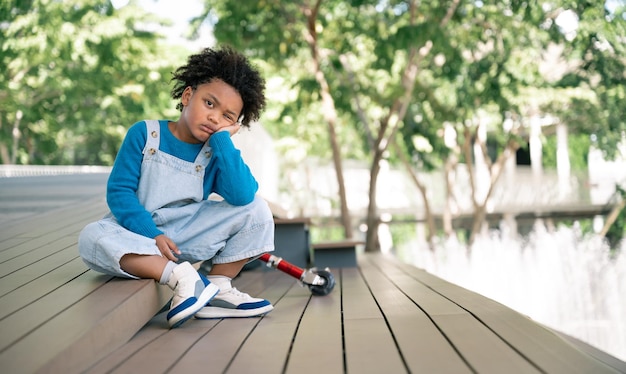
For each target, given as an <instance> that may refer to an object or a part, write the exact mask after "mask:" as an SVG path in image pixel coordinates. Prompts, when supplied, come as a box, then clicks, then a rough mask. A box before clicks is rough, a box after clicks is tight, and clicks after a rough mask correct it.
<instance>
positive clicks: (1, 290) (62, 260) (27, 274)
mask: <svg viewBox="0 0 626 374" xmlns="http://www.w3.org/2000/svg"><path fill="white" fill-rule="evenodd" d="M76 258H78V252H77V251H76V250H73V248H72V247H70V248H67V249H65V250H61V251H59V252H56V253H53V254H51V255H50V256H47V257H45V258H42V259H41V260H39V261H35V262H34V263H32V264H31V265H29V266H26V267H23V268H21V269H19V270H17V271H14V272H12V273H10V274H8V275H6V276H4V277H2V282H0V297H1V296H4V295H6V294H8V293H9V292H11V291H13V290H15V289H17V288H19V287H22V286H24V285H25V284H28V283H30V282H33V281H34V280H36V279H38V278H40V277H41V276H42V275H43V274H46V273H48V272H49V271H51V270H52V269H56V268H58V267H61V266H63V265H65V264H67V263H68V262H70V261H72V260H74V259H76Z"/></svg>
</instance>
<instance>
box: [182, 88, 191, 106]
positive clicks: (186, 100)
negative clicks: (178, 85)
mask: <svg viewBox="0 0 626 374" xmlns="http://www.w3.org/2000/svg"><path fill="white" fill-rule="evenodd" d="M192 95H193V88H191V86H187V87H186V88H185V90H184V91H183V95H182V96H181V98H180V101H181V103H182V104H183V106H187V104H188V103H189V99H190V98H191V96H192Z"/></svg>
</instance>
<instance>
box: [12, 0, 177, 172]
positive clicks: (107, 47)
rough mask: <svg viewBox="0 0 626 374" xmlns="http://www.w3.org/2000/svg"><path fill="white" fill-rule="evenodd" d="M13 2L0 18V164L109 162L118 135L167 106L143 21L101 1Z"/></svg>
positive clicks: (153, 44) (161, 67)
mask: <svg viewBox="0 0 626 374" xmlns="http://www.w3.org/2000/svg"><path fill="white" fill-rule="evenodd" d="M20 4H21V6H19V7H18V6H17V5H14V6H13V7H12V8H11V9H10V11H9V12H8V13H9V14H5V13H2V16H3V17H9V18H8V19H7V18H4V19H2V20H0V22H4V23H2V24H3V25H5V26H2V27H0V33H1V34H2V35H1V36H2V37H1V38H0V40H1V43H2V44H1V46H2V54H1V55H0V68H2V70H3V71H4V72H5V74H3V75H2V77H0V98H1V99H2V102H3V105H2V107H1V108H0V159H1V162H3V163H10V162H15V163H19V164H107V165H110V164H111V163H112V160H113V158H114V156H115V154H116V152H117V147H119V144H120V143H121V139H122V137H123V135H124V133H125V129H126V128H127V127H129V126H130V125H131V124H132V123H134V122H136V121H138V120H140V119H143V118H146V117H153V116H155V115H160V114H162V113H163V111H164V110H163V109H164V108H166V107H167V105H168V101H167V100H168V97H169V88H168V79H169V72H170V71H171V69H172V68H171V66H172V64H171V61H168V59H167V58H163V57H164V55H160V54H159V53H158V52H157V41H158V35H157V34H155V33H152V32H147V31H144V30H143V29H141V28H140V25H141V23H142V22H144V23H146V22H149V21H150V20H149V19H148V18H147V16H146V15H145V14H144V13H142V11H141V9H139V8H137V7H135V6H133V5H129V6H126V7H124V8H122V9H119V10H116V9H114V8H113V7H112V6H111V3H110V2H109V1H105V0H73V1H52V2H49V1H37V0H35V1H32V2H29V3H28V4H26V3H20ZM15 141H17V144H15V143H14V142H15ZM13 147H15V148H13ZM13 149H15V150H16V151H17V153H14V152H13Z"/></svg>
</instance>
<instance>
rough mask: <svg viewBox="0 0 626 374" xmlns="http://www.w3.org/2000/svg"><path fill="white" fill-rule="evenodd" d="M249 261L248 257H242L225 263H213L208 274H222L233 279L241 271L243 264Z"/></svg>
mask: <svg viewBox="0 0 626 374" xmlns="http://www.w3.org/2000/svg"><path fill="white" fill-rule="evenodd" d="M248 261H249V259H247V258H246V259H243V260H239V261H235V262H229V263H227V264H213V267H211V271H209V275H223V276H225V277H228V278H230V279H233V278H235V277H236V276H237V274H239V273H240V272H241V269H243V266H244V265H245V264H246V263H247V262H248Z"/></svg>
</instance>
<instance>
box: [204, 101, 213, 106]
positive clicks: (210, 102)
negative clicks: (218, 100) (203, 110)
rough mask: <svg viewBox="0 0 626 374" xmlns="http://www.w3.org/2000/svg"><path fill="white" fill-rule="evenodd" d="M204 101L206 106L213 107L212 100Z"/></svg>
mask: <svg viewBox="0 0 626 374" xmlns="http://www.w3.org/2000/svg"><path fill="white" fill-rule="evenodd" d="M205 102H206V105H207V106H208V107H210V108H213V102H212V101H210V100H206V101H205Z"/></svg>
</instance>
